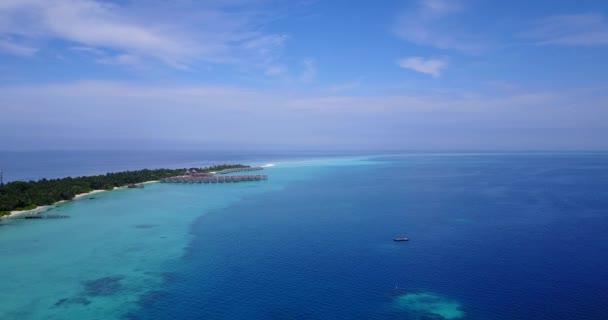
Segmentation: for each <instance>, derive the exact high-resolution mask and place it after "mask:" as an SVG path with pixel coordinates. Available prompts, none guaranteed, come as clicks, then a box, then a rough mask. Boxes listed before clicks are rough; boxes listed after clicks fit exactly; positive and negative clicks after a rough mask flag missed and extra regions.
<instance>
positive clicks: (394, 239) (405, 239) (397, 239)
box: [393, 237, 410, 241]
mask: <svg viewBox="0 0 608 320" xmlns="http://www.w3.org/2000/svg"><path fill="white" fill-rule="evenodd" d="M393 241H410V239H409V238H403V237H397V238H393Z"/></svg>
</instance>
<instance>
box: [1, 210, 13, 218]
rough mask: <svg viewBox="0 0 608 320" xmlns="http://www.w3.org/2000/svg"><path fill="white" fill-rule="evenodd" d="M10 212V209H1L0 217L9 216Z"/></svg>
mask: <svg viewBox="0 0 608 320" xmlns="http://www.w3.org/2000/svg"><path fill="white" fill-rule="evenodd" d="M9 214H11V213H10V212H9V211H0V217H2V216H8V215H9Z"/></svg>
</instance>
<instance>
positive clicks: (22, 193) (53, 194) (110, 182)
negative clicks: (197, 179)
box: [0, 164, 251, 217]
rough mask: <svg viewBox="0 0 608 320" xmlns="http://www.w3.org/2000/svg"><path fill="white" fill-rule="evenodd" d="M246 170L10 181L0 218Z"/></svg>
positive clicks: (2, 188) (3, 190)
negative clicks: (98, 195) (163, 182)
mask: <svg viewBox="0 0 608 320" xmlns="http://www.w3.org/2000/svg"><path fill="white" fill-rule="evenodd" d="M248 168H251V167H250V166H246V165H242V164H222V165H215V166H210V167H205V168H182V169H152V170H151V169H144V170H136V171H124V172H113V173H107V174H105V175H96V176H82V177H74V178H73V177H66V178H59V179H41V180H38V181H28V182H26V181H13V182H9V183H7V184H4V185H0V217H2V216H7V215H10V214H11V213H12V212H15V211H26V210H33V209H36V208H39V207H42V206H49V205H53V204H56V203H57V202H61V201H67V200H72V199H75V198H78V197H81V196H82V195H88V194H91V193H93V192H99V191H103V190H113V189H115V188H121V187H127V186H129V185H131V186H134V185H140V184H142V183H146V182H151V181H159V180H162V179H166V178H171V177H175V176H181V175H183V174H184V172H188V173H190V172H197V173H215V172H223V171H224V170H228V171H232V170H234V171H239V170H243V171H246V170H248Z"/></svg>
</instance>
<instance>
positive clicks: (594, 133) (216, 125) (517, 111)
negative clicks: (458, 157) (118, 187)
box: [0, 0, 608, 150]
mask: <svg viewBox="0 0 608 320" xmlns="http://www.w3.org/2000/svg"><path fill="white" fill-rule="evenodd" d="M606 57H608V2H606V1H597V0H596V1H544V0H540V1H533V2H531V1H481V0H451V1H450V0H418V1H311V0H310V1H299V2H298V1H270V0H268V1H267V0H250V1H249V0H228V1H220V0H212V1H188V0H181V1H160V0H158V1H156V0H150V1H142V0H131V1H127V0H125V1H98V0H97V1H96V0H56V1H44V0H2V1H0V136H1V137H3V139H2V141H3V146H2V147H0V148H3V149H113V148H118V149H139V148H141V149H166V148H176V149H199V148H210V149H331V150H389V149H391V150H606V149H608V139H605V138H604V137H608V121H607V120H608V90H607V89H608V62H607V61H606Z"/></svg>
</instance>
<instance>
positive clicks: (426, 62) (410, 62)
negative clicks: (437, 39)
mask: <svg viewBox="0 0 608 320" xmlns="http://www.w3.org/2000/svg"><path fill="white" fill-rule="evenodd" d="M398 65H399V66H400V67H402V68H405V69H410V70H414V71H416V72H421V73H425V74H429V75H431V76H433V77H435V78H436V77H439V76H441V71H442V69H444V68H445V67H447V65H448V62H447V61H446V60H443V59H431V58H428V59H426V58H423V57H409V58H404V59H401V60H399V61H398Z"/></svg>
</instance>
